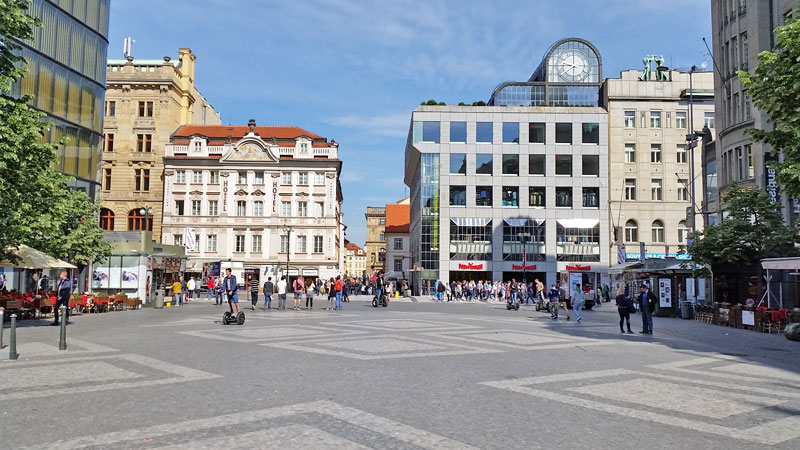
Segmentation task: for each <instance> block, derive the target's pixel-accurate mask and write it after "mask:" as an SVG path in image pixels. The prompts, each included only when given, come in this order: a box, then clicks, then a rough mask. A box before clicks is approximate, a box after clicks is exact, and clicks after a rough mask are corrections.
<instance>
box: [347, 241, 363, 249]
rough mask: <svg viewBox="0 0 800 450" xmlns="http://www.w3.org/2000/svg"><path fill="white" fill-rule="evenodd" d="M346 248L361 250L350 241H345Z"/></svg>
mask: <svg viewBox="0 0 800 450" xmlns="http://www.w3.org/2000/svg"><path fill="white" fill-rule="evenodd" d="M347 249H348V250H361V247H359V246H358V245H356V244H354V243H352V242H348V243H347Z"/></svg>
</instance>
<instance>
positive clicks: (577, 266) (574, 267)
mask: <svg viewBox="0 0 800 450" xmlns="http://www.w3.org/2000/svg"><path fill="white" fill-rule="evenodd" d="M567 270H571V271H576V272H588V271H590V270H592V266H582V265H580V264H575V265H567Z"/></svg>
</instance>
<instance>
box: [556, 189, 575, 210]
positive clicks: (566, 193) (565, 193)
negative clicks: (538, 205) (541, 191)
mask: <svg viewBox="0 0 800 450" xmlns="http://www.w3.org/2000/svg"><path fill="white" fill-rule="evenodd" d="M556 207H557V208H572V188H571V187H557V188H556Z"/></svg>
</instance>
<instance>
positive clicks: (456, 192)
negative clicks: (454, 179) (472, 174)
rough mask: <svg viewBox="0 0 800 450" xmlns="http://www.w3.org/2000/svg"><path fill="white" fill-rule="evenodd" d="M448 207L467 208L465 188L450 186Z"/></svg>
mask: <svg viewBox="0 0 800 450" xmlns="http://www.w3.org/2000/svg"><path fill="white" fill-rule="evenodd" d="M450 206H467V187H466V186H450Z"/></svg>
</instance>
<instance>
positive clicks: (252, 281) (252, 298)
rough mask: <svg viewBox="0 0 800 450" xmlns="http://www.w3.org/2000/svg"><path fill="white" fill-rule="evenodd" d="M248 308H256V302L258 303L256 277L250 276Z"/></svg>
mask: <svg viewBox="0 0 800 450" xmlns="http://www.w3.org/2000/svg"><path fill="white" fill-rule="evenodd" d="M250 303H251V305H250V309H252V310H254V311H255V309H256V303H258V278H256V277H252V278H250Z"/></svg>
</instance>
